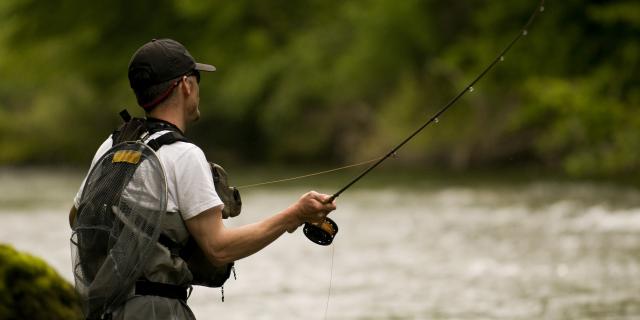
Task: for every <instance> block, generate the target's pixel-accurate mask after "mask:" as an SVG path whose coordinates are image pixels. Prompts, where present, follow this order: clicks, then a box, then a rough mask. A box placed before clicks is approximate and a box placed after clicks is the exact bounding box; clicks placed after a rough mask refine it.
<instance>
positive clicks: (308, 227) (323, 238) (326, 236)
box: [302, 217, 338, 246]
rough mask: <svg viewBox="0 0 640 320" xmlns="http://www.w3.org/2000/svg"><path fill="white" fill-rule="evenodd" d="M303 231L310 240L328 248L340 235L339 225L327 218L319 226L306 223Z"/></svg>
mask: <svg viewBox="0 0 640 320" xmlns="http://www.w3.org/2000/svg"><path fill="white" fill-rule="evenodd" d="M302 231H303V232H304V235H305V236H307V238H309V240H311V241H313V242H315V243H317V244H319V245H321V246H328V245H330V244H331V242H333V238H335V236H336V234H337V233H338V225H337V224H336V223H335V222H334V221H333V220H331V219H329V218H326V217H325V220H324V221H322V223H321V224H319V225H315V224H312V223H309V222H307V223H305V224H304V228H303V229H302Z"/></svg>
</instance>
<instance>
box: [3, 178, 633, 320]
mask: <svg viewBox="0 0 640 320" xmlns="http://www.w3.org/2000/svg"><path fill="white" fill-rule="evenodd" d="M80 179H81V178H80V176H79V175H77V174H71V173H69V172H63V173H49V174H43V172H41V171H36V172H33V171H17V172H15V171H13V172H12V171H8V170H4V171H0V242H5V243H10V244H12V245H14V246H15V247H16V248H18V249H21V250H25V251H28V252H31V253H33V254H35V255H38V256H41V257H43V258H44V259H45V260H47V261H48V262H49V263H50V264H51V265H52V266H54V267H55V268H56V269H57V270H58V271H59V272H60V273H61V274H62V275H63V276H64V277H66V278H67V279H69V280H70V281H71V280H72V277H71V272H70V261H69V256H70V254H69V242H68V238H69V235H70V230H69V227H68V221H67V213H68V209H69V207H70V204H71V199H72V197H73V195H74V193H75V189H76V188H77V184H78V183H79V182H80ZM304 191H306V190H303V189H255V190H251V191H249V192H244V193H243V200H244V205H245V207H244V209H243V213H242V215H240V216H239V217H238V218H236V219H233V220H231V221H228V224H229V225H231V226H233V225H241V224H245V223H250V222H254V221H256V220H258V219H260V218H261V217H265V216H267V215H269V214H271V213H273V212H276V211H278V210H280V209H282V208H284V207H286V206H287V205H288V204H289V203H291V202H293V201H294V200H296V199H297V198H298V196H299V195H300V194H301V193H303V192H304ZM338 205H339V209H338V211H337V212H335V213H334V214H333V218H334V220H336V221H337V222H338V224H339V226H340V232H339V233H338V236H337V238H336V240H335V241H334V246H333V247H321V246H317V245H315V244H313V243H311V242H309V241H308V240H306V238H305V237H304V236H303V235H302V232H301V230H298V232H296V233H295V234H285V235H284V236H283V237H281V238H280V239H279V240H277V241H276V242H275V243H274V244H273V245H271V246H270V247H268V248H267V249H265V250H264V251H262V252H260V253H258V254H256V255H254V256H251V257H248V258H246V259H243V260H240V261H238V262H237V264H236V265H237V267H236V269H237V274H238V279H237V280H233V279H231V280H229V282H228V283H227V285H226V286H225V302H224V303H223V302H221V301H220V297H221V295H220V290H219V289H210V288H201V287H197V288H196V289H195V290H194V293H193V295H192V296H191V298H190V299H189V304H190V305H191V306H192V308H193V310H194V313H195V314H196V316H197V317H198V318H199V319H213V318H224V319H300V318H304V319H324V318H325V316H326V318H328V319H390V318H392V319H638V318H640V254H639V252H640V192H638V191H636V190H633V189H625V188H619V187H612V186H604V185H591V184H572V183H553V182H532V183H529V184H518V185H496V184H492V185H491V186H488V185H482V184H478V183H475V184H472V185H467V186H464V185H456V184H451V185H446V184H445V185H438V186H437V187H436V186H431V187H424V188H414V189H411V190H404V189H397V188H389V189H368V190H364V189H354V190H353V191H351V190H350V191H349V192H348V193H347V194H345V195H344V196H343V197H342V198H340V199H339V202H338ZM332 257H333V259H332ZM332 265H333V268H332ZM329 289H330V294H329ZM325 312H326V313H325Z"/></svg>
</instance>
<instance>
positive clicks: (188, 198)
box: [176, 146, 224, 220]
mask: <svg viewBox="0 0 640 320" xmlns="http://www.w3.org/2000/svg"><path fill="white" fill-rule="evenodd" d="M176 186H177V192H176V198H177V199H176V200H177V202H178V208H179V210H180V213H181V214H182V218H183V219H184V220H188V219H191V218H193V217H195V216H197V215H198V214H200V213H201V212H203V211H205V210H208V209H211V208H214V207H217V206H223V205H224V204H223V203H222V200H220V197H218V194H217V193H216V189H215V186H214V184H213V177H212V175H211V168H210V167H209V162H207V158H206V157H205V155H204V152H202V150H201V149H200V148H198V147H196V146H193V147H192V148H189V149H188V150H187V151H185V152H184V153H183V154H182V156H181V157H180V159H179V161H178V162H177V163H176Z"/></svg>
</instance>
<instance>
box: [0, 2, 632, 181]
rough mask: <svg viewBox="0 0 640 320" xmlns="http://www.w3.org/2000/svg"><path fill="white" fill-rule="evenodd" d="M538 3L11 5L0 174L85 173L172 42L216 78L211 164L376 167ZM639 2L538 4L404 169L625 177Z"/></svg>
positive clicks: (202, 139) (6, 12)
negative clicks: (132, 85)
mask: <svg viewBox="0 0 640 320" xmlns="http://www.w3.org/2000/svg"><path fill="white" fill-rule="evenodd" d="M536 4H537V1H527V2H521V1H516V2H513V1H512V2H509V1H504V2H501V3H499V4H498V3H494V2H489V1H486V0H474V1H460V0H456V1H449V2H442V1H435V0H407V1H388V0H355V1H347V2H345V1H319V0H310V1H305V2H290V1H284V0H271V1H257V0H238V1H233V2H223V1H206V2H205V1H196V0H161V1H150V0H145V1H136V2H134V3H132V2H131V1H125V0H113V1H104V0H102V1H97V2H95V1H94V2H86V1H79V0H63V1H57V2H55V3H54V2H52V3H49V2H42V1H37V0H8V1H5V2H3V4H2V5H0V18H2V19H3V21H4V26H5V28H3V30H2V31H0V68H2V70H3V76H4V77H2V79H0V136H2V140H1V141H0V150H2V153H1V154H0V163H14V164H15V163H45V162H46V163H50V162H57V163H74V162H79V161H80V162H83V163H86V160H88V159H89V158H90V157H91V153H92V150H94V149H95V147H96V145H97V144H98V143H99V142H100V141H101V140H102V139H104V136H105V135H106V134H107V133H108V132H110V130H112V128H113V127H114V126H116V124H117V123H118V121H119V120H118V118H117V116H116V113H117V111H119V110H120V109H121V108H122V107H123V106H129V109H130V110H135V111H136V112H138V114H140V111H139V110H137V109H138V108H136V107H135V106H134V105H135V100H134V99H133V95H132V94H131V93H130V89H129V88H128V83H127V79H126V71H125V70H126V65H127V62H128V60H129V58H130V56H131V55H132V53H133V52H134V51H135V49H136V48H138V47H139V46H140V45H141V44H143V43H144V42H146V41H148V40H149V39H151V38H154V37H156V38H157V37H171V38H175V39H178V40H179V41H181V42H183V43H185V44H186V46H187V47H188V48H189V49H190V50H191V53H192V54H193V55H194V56H195V57H196V58H197V59H199V60H202V61H207V62H211V63H213V64H215V65H216V66H217V67H218V72H216V74H214V75H208V76H207V77H206V78H205V79H204V81H203V82H202V83H201V86H202V90H201V95H202V99H201V101H202V106H201V108H202V109H203V118H202V120H201V122H202V123H200V124H198V125H196V126H195V127H194V128H193V132H190V135H191V136H192V137H194V139H195V141H196V142H197V143H199V144H200V145H202V146H203V147H204V149H205V151H206V152H208V153H209V154H210V156H212V157H214V158H216V161H218V159H220V160H221V161H224V160H225V159H226V160H227V161H229V160H232V159H233V160H244V161H265V160H266V161H273V162H281V161H296V162H300V163H302V162H310V161H311V162H320V161H333V162H349V161H354V160H361V159H363V158H368V157H371V156H376V155H379V154H381V153H382V152H384V151H386V150H388V148H390V147H391V146H393V145H394V144H396V143H397V142H398V141H399V140H400V139H401V138H403V137H404V136H405V135H407V134H408V133H409V132H410V131H412V130H413V129H414V128H415V127H417V126H418V125H419V124H421V123H422V122H423V121H424V120H425V119H426V118H427V117H429V116H430V115H432V114H433V113H434V112H435V111H436V110H438V109H439V108H440V107H441V106H442V105H443V104H444V103H446V102H447V101H448V100H449V99H450V98H451V97H453V95H455V94H456V93H457V92H458V90H461V89H462V88H463V87H464V86H465V85H466V83H467V82H468V81H470V80H471V79H472V78H473V77H474V76H475V75H476V74H477V73H478V72H479V71H480V70H482V68H484V66H485V65H486V64H488V63H489V62H490V61H491V59H493V58H494V57H495V55H496V54H497V53H498V52H499V51H500V49H502V47H503V46H504V45H505V44H506V43H507V42H508V41H509V40H510V39H511V38H512V37H513V36H515V34H516V33H517V32H519V29H518V28H519V27H520V26H521V25H522V24H523V23H524V22H525V20H526V18H527V17H528V15H529V14H530V12H531V10H533V9H534V7H535V5H536ZM638 12H640V4H639V3H637V1H631V0H617V1H602V0H599V1H597V0H591V1H586V2H585V1H578V0H567V1H562V2H548V3H547V4H546V8H545V10H544V12H543V14H542V15H541V16H540V17H539V19H538V20H537V21H536V23H535V24H534V25H533V27H532V30H530V31H529V34H528V36H527V37H525V38H523V39H522V41H521V42H520V43H518V45H517V46H516V47H514V49H513V50H512V52H511V53H510V54H509V56H507V57H505V58H506V60H505V61H504V62H502V63H501V64H500V65H498V68H496V70H494V72H493V73H491V74H490V75H488V76H487V77H486V78H485V79H484V80H483V81H482V82H481V83H479V84H478V86H477V88H476V90H475V91H474V92H473V93H472V94H469V95H468V96H467V97H465V98H464V99H462V100H461V101H460V102H459V104H458V105H457V106H456V107H455V108H453V109H451V111H450V112H448V113H447V114H446V115H445V116H444V117H443V119H442V120H443V121H441V122H440V123H439V124H438V126H437V128H433V129H430V130H428V131H426V132H425V133H424V134H422V135H420V136H418V137H417V139H416V140H415V141H412V142H411V143H410V144H409V145H407V147H406V149H403V150H402V154H403V156H402V158H401V161H404V162H406V163H408V164H425V163H427V164H430V165H436V166H441V167H445V168H455V169H468V168H472V167H487V166H504V165H521V164H527V165H531V164H533V165H542V166H545V167H549V168H555V169H557V170H560V171H564V172H567V173H569V174H572V175H580V176H593V175H603V176H616V175H628V174H630V173H635V167H636V166H637V165H638V164H639V161H640V156H639V152H640V151H638V150H640V149H639V148H638V146H639V145H640V139H638V138H636V136H637V134H636V133H635V132H636V131H637V130H638V125H639V122H640V117H639V115H638V112H640V111H638V108H637V106H638V101H639V99H640V98H639V96H640V93H638V90H637V88H638V79H639V78H638V74H640V72H639V71H640V70H638V68H639V67H638V57H640V54H639V52H638V51H639V50H640V49H639V48H640V44H639V40H638V39H640V37H638V36H639V32H638V29H639V27H640V26H639V24H640V17H638V15H639V14H638Z"/></svg>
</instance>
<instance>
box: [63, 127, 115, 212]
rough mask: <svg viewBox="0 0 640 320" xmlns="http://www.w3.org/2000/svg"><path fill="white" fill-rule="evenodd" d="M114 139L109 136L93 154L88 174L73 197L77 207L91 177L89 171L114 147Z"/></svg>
mask: <svg viewBox="0 0 640 320" xmlns="http://www.w3.org/2000/svg"><path fill="white" fill-rule="evenodd" d="M112 144H113V143H112V140H111V136H109V137H108V138H107V139H106V140H105V141H104V142H103V143H102V144H101V145H100V147H99V148H98V151H96V154H95V155H93V160H91V167H89V171H88V172H87V174H86V175H85V176H84V179H83V180H82V183H81V184H80V189H79V190H78V192H77V193H76V196H75V198H73V205H74V206H75V207H76V209H77V208H78V205H79V204H80V197H82V190H84V185H85V183H86V182H87V178H88V177H89V173H91V170H92V169H93V166H95V165H96V162H98V160H100V158H102V156H103V155H104V154H105V153H107V151H109V149H111V147H112Z"/></svg>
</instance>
